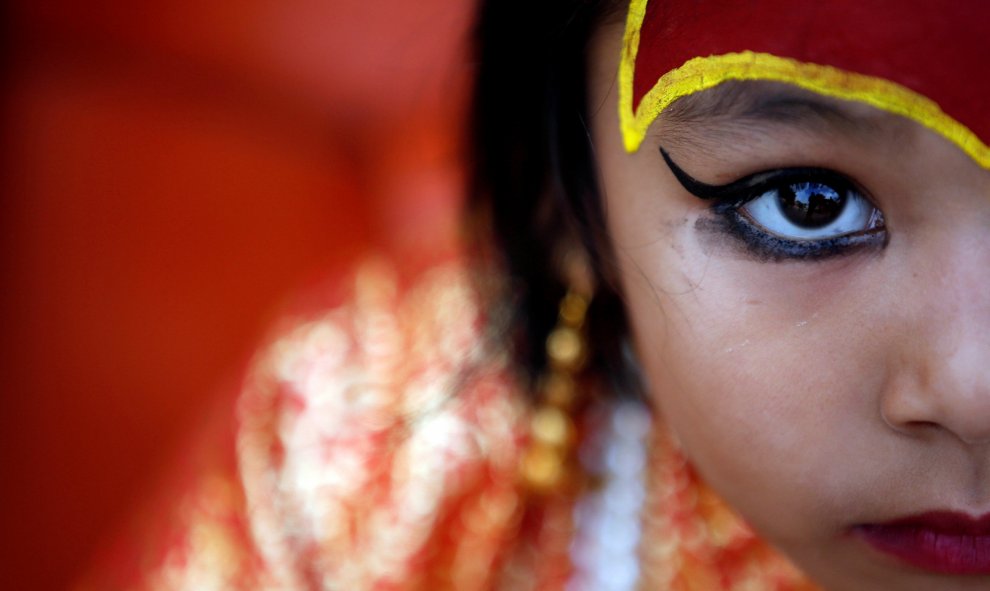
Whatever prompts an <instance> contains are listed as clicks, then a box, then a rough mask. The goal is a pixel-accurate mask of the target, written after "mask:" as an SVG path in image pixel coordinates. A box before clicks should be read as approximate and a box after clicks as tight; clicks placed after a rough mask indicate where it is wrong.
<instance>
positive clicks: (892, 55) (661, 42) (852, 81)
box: [619, 0, 990, 168]
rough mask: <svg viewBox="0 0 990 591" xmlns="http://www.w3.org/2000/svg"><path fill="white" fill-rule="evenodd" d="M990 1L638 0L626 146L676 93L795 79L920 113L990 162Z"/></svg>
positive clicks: (625, 64) (624, 76)
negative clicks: (725, 84)
mask: <svg viewBox="0 0 990 591" xmlns="http://www.w3.org/2000/svg"><path fill="white" fill-rule="evenodd" d="M988 60H990V2H984V1H982V0H960V1H956V2H948V3H936V2H932V1H931V0H829V1H825V2H793V1H788V0H749V1H747V2H738V1H730V0H710V1H699V0H691V1H687V0H652V1H651V0H632V2H631V5H630V8H629V15H628V18H627V21H626V34H625V41H624V46H623V52H622V62H621V65H620V71H619V84H620V86H619V88H620V101H619V116H620V122H621V126H622V135H623V139H624V142H625V146H626V149H627V150H629V151H630V152H634V151H636V150H637V149H638V148H639V146H640V144H641V143H642V141H643V138H644V136H645V134H646V130H647V128H648V127H649V126H650V124H652V123H653V121H654V120H655V119H656V118H657V116H659V114H660V113H661V112H662V111H663V110H664V109H665V108H666V107H667V106H668V105H670V104H671V103H672V102H673V101H674V100H676V99H678V98H680V97H683V96H686V95H689V94H692V93H694V92H698V91H701V90H706V89H708V88H711V87H713V86H716V85H717V84H719V83H721V82H724V81H727V80H769V81H777V82H786V83H790V84H795V85H797V86H800V87H802V88H805V89H808V90H811V91H814V92H817V93H820V94H823V95H826V96H831V97H835V98H840V99H846V100H854V101H860V102H864V103H867V104H869V105H872V106H874V107H876V108H879V109H882V110H885V111H888V112H891V113H895V114H897V115H902V116H904V117H908V118H910V119H912V120H914V121H917V122H918V123H920V124H921V125H924V126H925V127H927V128H929V129H931V130H933V131H935V132H936V133H938V134H940V135H942V136H943V137H945V138H946V139H948V140H949V141H950V142H952V143H954V144H956V145H957V146H959V148H960V149H962V150H963V151H964V152H966V154H968V155H969V156H970V157H972V158H973V159H974V160H975V161H976V162H977V163H979V164H980V165H981V166H983V167H985V168H990V148H988V146H987V142H990V109H988V107H987V103H988V101H990V75H988V73H987V69H988V67H987V65H986V64H987V62H988Z"/></svg>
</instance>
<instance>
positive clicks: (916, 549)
mask: <svg viewBox="0 0 990 591" xmlns="http://www.w3.org/2000/svg"><path fill="white" fill-rule="evenodd" d="M952 520H953V521H954V523H955V526H954V527H944V526H943V525H941V524H940V523H939V522H940V521H943V520H942V519H940V518H931V519H927V520H909V521H905V522H894V523H888V524H882V525H863V526H859V527H856V528H855V529H854V530H853V533H854V535H856V536H857V537H859V538H862V539H863V540H864V541H866V542H867V543H868V544H870V545H871V546H873V548H875V549H876V550H879V551H880V552H882V553H884V554H888V555H890V556H893V557H894V558H897V559H900V560H901V561H903V562H906V563H908V564H910V565H912V566H915V567H917V568H921V569H924V570H928V571H933V572H938V573H945V574H955V575H976V574H990V527H987V526H986V525H983V526H976V525H975V522H970V523H965V524H961V525H960V524H959V521H958V519H955V518H953V519H952Z"/></svg>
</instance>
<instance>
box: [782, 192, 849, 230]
mask: <svg viewBox="0 0 990 591" xmlns="http://www.w3.org/2000/svg"><path fill="white" fill-rule="evenodd" d="M777 198H778V199H779V200H780V209H781V211H782V212H783V213H784V216H785V217H787V219H788V220H790V221H791V222H793V223H794V224H796V225H798V226H801V227H802V228H808V229H814V228H821V227H824V226H827V225H829V224H831V223H832V222H834V221H835V220H836V219H838V217H839V215H840V214H841V213H842V209H843V208H844V207H845V205H846V195H845V192H844V191H843V192H841V193H840V192H839V191H836V190H835V189H833V188H832V187H830V186H828V185H825V184H822V183H816V182H810V183H794V184H793V185H787V186H785V187H781V188H780V189H778V196H777Z"/></svg>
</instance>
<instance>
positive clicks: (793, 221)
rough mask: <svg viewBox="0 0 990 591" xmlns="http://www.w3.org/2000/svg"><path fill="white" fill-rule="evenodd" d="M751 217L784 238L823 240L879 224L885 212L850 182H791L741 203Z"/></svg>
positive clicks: (741, 211) (872, 227) (740, 209)
mask: <svg viewBox="0 0 990 591" xmlns="http://www.w3.org/2000/svg"><path fill="white" fill-rule="evenodd" d="M738 211H739V213H740V214H742V215H744V216H745V217H747V218H748V221H749V222H751V223H752V224H754V225H755V226H758V227H760V228H762V229H764V230H765V231H767V232H768V233H770V234H773V235H774V236H777V237H779V238H783V239H785V240H823V239H829V238H836V237H838V236H844V235H849V234H856V233H860V232H865V231H869V230H874V229H877V228H879V227H880V226H881V225H882V223H883V215H882V214H881V213H880V210H879V209H877V208H876V207H875V206H874V205H873V204H872V203H870V202H869V201H868V200H867V199H866V198H865V197H863V195H862V194H860V192H859V191H858V190H856V189H855V188H854V187H853V186H852V185H851V184H846V183H842V184H836V183H828V182H823V181H803V182H791V183H785V184H782V185H780V186H779V187H776V188H772V189H769V190H766V191H764V192H763V193H761V194H759V195H757V196H756V197H754V198H752V199H749V200H747V201H746V202H745V203H743V204H742V205H739V206H738Z"/></svg>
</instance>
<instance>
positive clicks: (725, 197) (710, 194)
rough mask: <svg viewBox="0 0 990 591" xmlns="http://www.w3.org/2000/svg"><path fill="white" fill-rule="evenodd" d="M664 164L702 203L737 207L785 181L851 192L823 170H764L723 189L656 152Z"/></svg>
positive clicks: (831, 172)
mask: <svg viewBox="0 0 990 591" xmlns="http://www.w3.org/2000/svg"><path fill="white" fill-rule="evenodd" d="M660 154H661V155H662V156H663V160H664V162H666V163H667V166H668V167H669V168H670V171H671V172H672V173H674V177H675V178H676V179H677V182H678V183H680V184H681V186H682V187H684V190H685V191H687V192H688V193H691V194H692V195H694V196H695V197H697V198H699V199H704V200H705V201H723V202H734V203H735V204H739V203H742V202H745V201H747V200H748V199H749V198H751V197H755V196H757V195H759V194H761V193H763V192H765V191H767V190H769V189H772V188H776V187H777V186H779V185H782V184H785V183H787V182H788V181H791V180H794V181H805V182H821V183H824V184H828V185H831V186H833V187H840V188H843V189H850V188H853V184H852V183H851V182H850V181H849V179H847V178H846V177H844V176H842V175H841V174H839V173H837V172H835V171H834V170H829V169H827V168H814V167H795V168H781V169H778V170H767V171H762V172H757V173H753V174H751V175H749V176H746V177H743V178H741V179H739V180H737V181H732V182H731V183H728V184H725V185H709V184H707V183H703V182H701V181H699V180H698V179H696V178H694V177H693V176H691V175H689V174H688V173H686V172H684V169H682V168H681V167H680V166H678V165H677V163H676V162H674V160H673V159H672V158H671V157H670V154H668V153H667V151H666V150H664V149H663V148H660Z"/></svg>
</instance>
